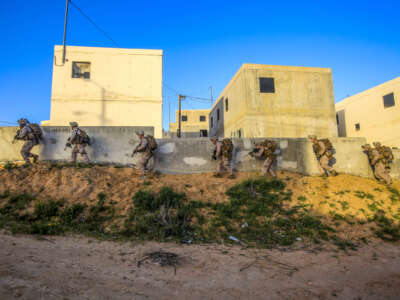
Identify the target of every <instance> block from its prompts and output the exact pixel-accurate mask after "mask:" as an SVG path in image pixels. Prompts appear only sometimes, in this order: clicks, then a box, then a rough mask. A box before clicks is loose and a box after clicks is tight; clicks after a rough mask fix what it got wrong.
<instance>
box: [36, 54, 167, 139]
mask: <svg viewBox="0 0 400 300" xmlns="http://www.w3.org/2000/svg"><path fill="white" fill-rule="evenodd" d="M62 51H63V47H62V46H55V48H54V65H53V82H52V91H51V112H50V120H48V121H43V122H42V125H50V126H66V125H68V123H69V122H70V121H77V122H78V123H79V124H80V125H82V126H153V127H154V133H155V136H156V137H157V138H161V137H162V55H163V52H162V50H140V49H117V48H95V47H74V46H67V47H66V58H67V61H66V62H65V64H63V63H62Z"/></svg>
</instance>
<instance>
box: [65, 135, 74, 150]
mask: <svg viewBox="0 0 400 300" xmlns="http://www.w3.org/2000/svg"><path fill="white" fill-rule="evenodd" d="M67 148H72V144H71V138H70V137H69V138H68V140H67V143H66V144H65V147H64V151H65V150H67Z"/></svg>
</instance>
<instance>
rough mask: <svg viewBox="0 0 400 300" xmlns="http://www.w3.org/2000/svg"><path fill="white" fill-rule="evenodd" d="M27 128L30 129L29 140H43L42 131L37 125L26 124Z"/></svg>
mask: <svg viewBox="0 0 400 300" xmlns="http://www.w3.org/2000/svg"><path fill="white" fill-rule="evenodd" d="M28 126H29V128H30V129H31V134H32V135H31V136H30V138H31V139H32V140H33V139H36V140H38V141H40V140H41V139H42V138H43V131H42V128H40V126H39V124H36V123H29V124H28Z"/></svg>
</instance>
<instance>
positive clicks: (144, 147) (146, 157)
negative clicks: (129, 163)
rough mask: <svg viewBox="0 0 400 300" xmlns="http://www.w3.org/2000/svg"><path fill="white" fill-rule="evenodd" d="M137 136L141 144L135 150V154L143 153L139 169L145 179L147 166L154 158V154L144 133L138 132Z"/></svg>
mask: <svg viewBox="0 0 400 300" xmlns="http://www.w3.org/2000/svg"><path fill="white" fill-rule="evenodd" d="M137 135H138V136H139V139H140V142H139V145H138V146H137V147H136V148H135V151H134V153H136V152H140V153H141V156H140V159H139V161H138V168H139V170H140V172H141V174H142V176H143V178H145V177H146V169H147V165H148V163H149V161H150V159H151V158H152V157H153V153H152V151H151V150H150V148H149V145H148V143H149V142H148V141H147V139H146V138H145V137H144V133H143V132H138V133H137Z"/></svg>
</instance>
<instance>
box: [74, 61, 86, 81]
mask: <svg viewBox="0 0 400 300" xmlns="http://www.w3.org/2000/svg"><path fill="white" fill-rule="evenodd" d="M72 78H84V79H90V62H77V61H73V62H72Z"/></svg>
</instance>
